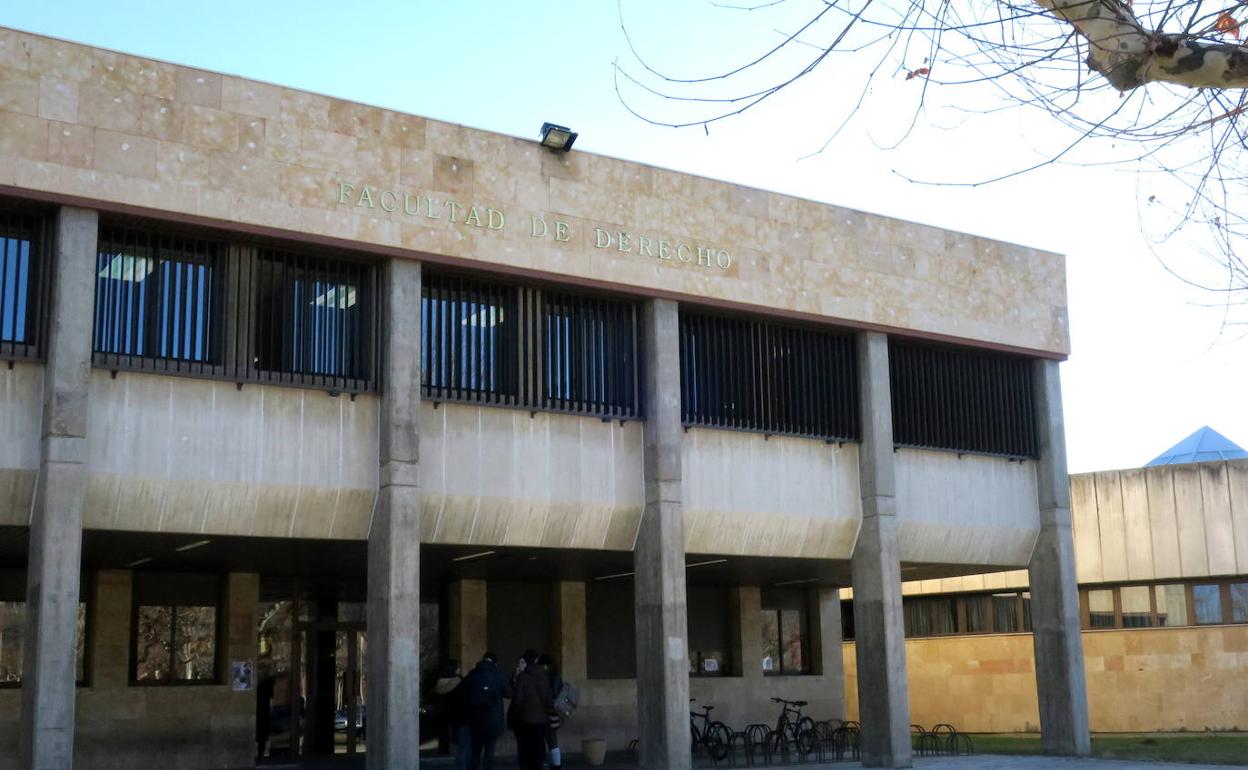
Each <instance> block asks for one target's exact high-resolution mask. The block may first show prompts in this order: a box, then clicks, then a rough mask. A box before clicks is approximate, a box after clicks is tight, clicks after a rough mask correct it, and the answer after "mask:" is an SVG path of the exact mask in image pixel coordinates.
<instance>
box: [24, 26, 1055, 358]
mask: <svg viewBox="0 0 1248 770" xmlns="http://www.w3.org/2000/svg"><path fill="white" fill-rule="evenodd" d="M0 32H2V33H3V35H2V37H3V40H2V41H0V42H2V43H3V48H2V49H0V182H3V183H5V184H11V185H15V186H17V187H24V188H28V189H31V190H33V191H37V192H40V193H44V194H51V195H65V196H75V197H78V198H81V199H86V200H93V201H99V202H100V205H101V206H103V207H105V208H107V207H110V206H116V207H120V206H127V207H141V208H146V209H150V210H151V213H152V214H153V215H154V216H160V215H161V214H162V213H166V214H172V215H177V216H179V217H183V218H185V217H189V218H192V219H199V220H201V221H205V222H208V223H211V224H217V225H226V226H228V225H229V224H231V223H235V224H241V225H246V226H249V227H253V228H257V229H261V230H264V231H267V232H269V233H271V234H275V235H284V236H287V237H294V238H301V239H325V238H334V239H346V240H354V241H357V242H358V243H359V246H360V247H361V248H365V249H374V250H378V249H383V250H388V251H390V252H391V253H392V252H393V250H394V249H402V250H409V251H411V252H413V256H416V257H419V258H422V259H426V260H429V259H432V261H435V262H436V261H438V260H439V259H448V260H463V259H468V260H476V261H479V262H481V263H482V264H483V265H485V266H490V265H494V266H498V267H503V268H510V269H519V270H522V271H528V272H533V273H540V274H546V275H558V276H561V277H565V276H566V277H570V278H574V279H580V280H585V281H592V282H597V283H603V284H607V285H612V286H616V287H622V288H629V289H640V290H642V291H650V292H654V291H660V292H665V293H671V294H676V295H681V296H687V297H705V298H710V299H713V300H719V301H725V302H730V303H735V304H739V305H743V306H747V307H753V308H761V309H768V310H781V311H789V312H792V313H796V314H800V315H803V316H807V317H810V318H813V319H819V318H831V319H836V320H840V321H845V322H849V323H852V324H862V325H866V324H870V325H877V326H885V327H892V328H897V329H904V330H911V331H921V332H928V333H932V334H936V335H941V336H945V337H950V338H957V339H963V340H969V341H978V342H983V343H989V344H994V345H1003V346H1007V347H1013V348H1019V349H1024V350H1031V351H1037V352H1042V353H1045V354H1048V355H1057V356H1061V355H1065V354H1066V352H1067V351H1068V349H1069V335H1068V330H1067V328H1066V326H1067V319H1066V298H1065V276H1064V262H1063V260H1062V259H1061V258H1060V257H1058V256H1057V255H1053V254H1048V253H1044V252H1040V251H1037V250H1034V249H1029V248H1025V247H1020V246H1012V245H1008V244H1002V243H998V242H994V241H989V240H986V239H983V238H977V237H974V236H969V235H965V234H960V233H950V232H945V231H942V230H940V229H938V228H933V227H927V226H922V225H917V224H913V223H908V222H902V221H898V220H893V219H888V218H886V217H880V216H876V215H873V214H867V213H864V212H858V211H852V210H849V209H844V208H840V207H835V206H828V205H824V204H819V203H815V202H812V201H805V200H800V199H796V198H791V197H787V196H783V195H779V194H775V193H767V192H763V191H759V190H750V189H747V188H743V187H739V186H736V185H732V184H727V183H724V182H718V181H714V180H709V179H701V178H696V177H692V176H688V175H685V174H679V173H676V172H672V171H666V170H662V169H654V168H649V167H646V166H642V165H640V164H635V163H629V162H625V161H620V160H615V159H611V158H602V157H596V156H592V155H589V154H586V153H583V152H580V151H575V152H572V153H568V154H564V155H556V154H554V153H550V152H548V151H545V150H542V149H540V148H539V147H538V146H537V144H536V142H534V141H532V140H531V139H517V138H512V137H506V136H501V135H498V134H491V133H488V132H484V131H478V130H474V129H469V128H466V127H463V126H455V125H449V124H445V123H440V122H437V121H433V120H427V119H425V118H420V117H416V116H411V115H403V114H400V113H395V112H391V111H388V110H383V109H380V108H377V107H372V106H368V105H361V104H355V103H352V102H347V101H343V100H338V99H332V98H329V97H325V96H320V95H316V94H308V93H302V92H298V91H294V90H291V89H286V88H281V87H279V86H275V85H270V84H265V83H258V82H255V81H251V80H246V79H243V78H238V77H232V76H225V75H220V74H218V73H212V72H205V71H202V70H195V69H190V68H186V67H180V66H176V65H172V64H166V63H162V62H156V61H151V60H147V59H142V58H140V57H135V56H127V55H125V54H119V53H114V52H110V51H101V50H98V49H93V48H90V47H87V46H78V45H74V44H71V43H63V42H60V41H53V40H49V39H47V38H42V37H39V36H36V35H30V34H27V33H23V32H18V31H15V30H7V29H6V30H0ZM53 122H55V125H56V128H55V130H54V128H53ZM64 131H69V132H70V133H69V135H68V139H70V140H72V141H69V142H67V141H65V140H66V138H67V137H66V135H64V133H63V132H64ZM54 137H55V138H54ZM50 139H51V141H50ZM341 185H346V187H342V186H341ZM473 207H478V209H484V208H485V207H493V208H495V209H497V210H498V211H499V212H501V213H502V214H503V215H504V218H505V220H506V224H505V225H503V224H501V223H500V226H499V227H497V228H494V227H491V226H490V225H489V220H488V218H484V219H478V218H475V217H473V216H472V215H471V211H472V208H473ZM533 217H536V218H538V219H540V220H541V221H543V222H545V223H546V228H545V229H544V230H542V231H541V232H540V233H538V232H537V231H536V229H535V228H534V225H533V222H534V220H533ZM557 222H559V223H561V224H559V225H557ZM561 228H566V229H561ZM561 236H562V237H561ZM647 243H648V245H647ZM661 244H666V248H663V247H662V245H661ZM699 249H702V250H704V251H703V253H704V254H705V256H700V253H699ZM721 252H722V257H721V256H720V254H721ZM717 260H718V261H717ZM882 296H886V297H889V300H890V301H888V302H880V301H879V298H880V297H882Z"/></svg>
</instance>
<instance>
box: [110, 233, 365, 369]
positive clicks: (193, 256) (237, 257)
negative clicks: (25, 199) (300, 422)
mask: <svg viewBox="0 0 1248 770" xmlns="http://www.w3.org/2000/svg"><path fill="white" fill-rule="evenodd" d="M376 281H377V270H376V267H375V266H374V265H371V264H368V263H365V262H359V261H355V260H350V259H345V258H338V257H334V256H327V255H322V254H319V253H312V252H303V251H293V250H285V249H276V248H269V247H264V246H258V245H254V244H249V243H239V242H229V241H225V240H219V239H213V238H207V237H191V236H184V235H174V234H169V233H165V232H162V231H156V230H147V229H143V228H135V227H123V226H118V225H105V226H103V227H101V229H100V238H99V251H98V256H97V262H96V286H95V332H94V350H95V356H94V360H95V363H96V365H97V366H105V367H110V368H118V369H122V368H124V369H146V370H155V371H161V372H169V373H183V374H194V375H201V376H210V377H218V378H222V379H229V380H235V381H238V382H244V381H262V382H279V383H282V384H293V385H305V386H314V387H325V388H326V389H328V390H334V391H338V390H346V391H351V392H357V391H365V390H371V389H374V388H375V372H376V370H377V368H378V367H377V352H378V351H377V336H378V327H377V312H376V310H375V303H376V297H377V294H378V292H377V287H376Z"/></svg>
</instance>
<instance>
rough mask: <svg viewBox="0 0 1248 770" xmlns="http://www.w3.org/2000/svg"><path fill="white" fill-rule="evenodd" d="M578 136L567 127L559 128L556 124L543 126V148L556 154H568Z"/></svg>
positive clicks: (544, 124)
mask: <svg viewBox="0 0 1248 770" xmlns="http://www.w3.org/2000/svg"><path fill="white" fill-rule="evenodd" d="M576 136H577V134H576V132H575V131H573V130H572V129H570V128H568V127H567V126H557V125H555V124H554V123H543V124H542V146H543V147H548V148H550V149H552V150H554V151H555V152H567V151H568V150H570V149H572V143H573V142H575V141H576Z"/></svg>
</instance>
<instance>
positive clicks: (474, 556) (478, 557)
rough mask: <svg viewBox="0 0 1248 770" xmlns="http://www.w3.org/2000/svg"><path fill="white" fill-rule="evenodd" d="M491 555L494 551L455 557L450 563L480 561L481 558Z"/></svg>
mask: <svg viewBox="0 0 1248 770" xmlns="http://www.w3.org/2000/svg"><path fill="white" fill-rule="evenodd" d="M493 553H494V551H482V552H481V553H470V554H468V555H467V556H456V557H455V558H454V559H451V561H469V560H471V559H480V558H481V557H482V556H489V555H491V554H493Z"/></svg>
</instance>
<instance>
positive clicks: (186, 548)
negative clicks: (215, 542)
mask: <svg viewBox="0 0 1248 770" xmlns="http://www.w3.org/2000/svg"><path fill="white" fill-rule="evenodd" d="M211 542H212V541H211V540H196V541H195V542H194V543H187V544H186V545H184V546H182V547H180V548H174V549H173V550H175V551H179V552H181V551H189V550H191V549H192V548H199V547H200V546H203V545H208V544H209V543H211Z"/></svg>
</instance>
